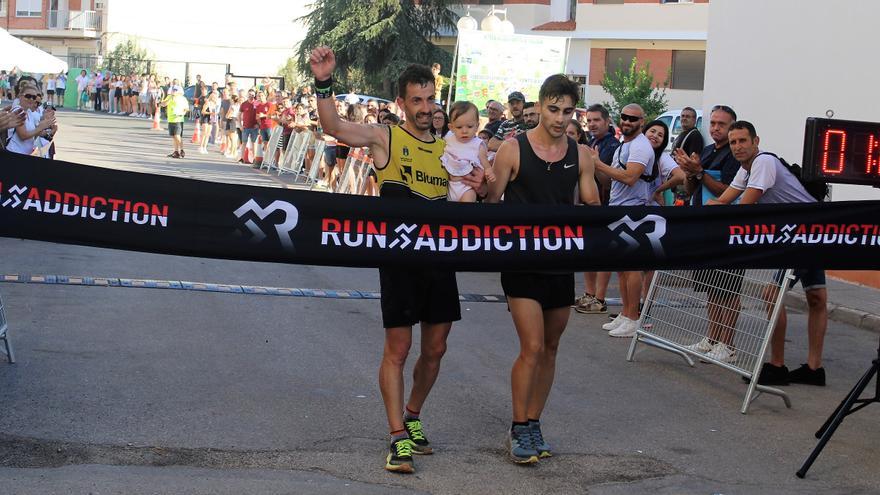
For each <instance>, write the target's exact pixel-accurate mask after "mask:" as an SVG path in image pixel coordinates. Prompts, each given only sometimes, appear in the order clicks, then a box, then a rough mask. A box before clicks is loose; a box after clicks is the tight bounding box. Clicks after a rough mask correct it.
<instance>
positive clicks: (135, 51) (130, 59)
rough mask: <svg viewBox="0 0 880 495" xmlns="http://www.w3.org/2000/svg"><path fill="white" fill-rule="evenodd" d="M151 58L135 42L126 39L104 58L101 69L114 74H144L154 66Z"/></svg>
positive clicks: (153, 59) (153, 58)
mask: <svg viewBox="0 0 880 495" xmlns="http://www.w3.org/2000/svg"><path fill="white" fill-rule="evenodd" d="M155 61H156V60H155V57H153V56H152V55H151V54H150V53H149V52H148V51H147V50H146V49H144V48H141V47H140V46H139V45H138V43H137V41H135V40H132V39H127V40H125V41H124V42H122V43H120V44H118V45H116V46H115V47H113V49H112V50H110V53H108V54H107V55H106V56H105V57H104V63H103V69H106V70H109V71H111V72H113V73H115V74H144V73H146V72H149V71H150V69H151V68H152V67H153V66H154V65H155Z"/></svg>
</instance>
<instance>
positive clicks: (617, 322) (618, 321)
mask: <svg viewBox="0 0 880 495" xmlns="http://www.w3.org/2000/svg"><path fill="white" fill-rule="evenodd" d="M628 319H629V318H627V317H626V316H623V315H620V314H619V315H617V317H616V318H614V319H613V320H611V321H609V322H608V323H606V324H604V325H602V329H603V330H614V329H615V328H617V327H619V326H620V325H623V321H624V320H628Z"/></svg>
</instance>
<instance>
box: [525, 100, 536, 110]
mask: <svg viewBox="0 0 880 495" xmlns="http://www.w3.org/2000/svg"><path fill="white" fill-rule="evenodd" d="M533 106H535V102H533V101H527V102H525V103H523V110H525V109H526V108H532V107H533Z"/></svg>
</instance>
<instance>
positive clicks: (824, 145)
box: [802, 117, 880, 186]
mask: <svg viewBox="0 0 880 495" xmlns="http://www.w3.org/2000/svg"><path fill="white" fill-rule="evenodd" d="M802 166H803V175H804V179H805V180H808V181H810V180H816V181H824V182H834V183H842V184H864V185H869V186H880V123H876V122H856V121H853V120H837V119H820V118H815V117H810V118H808V119H807V125H806V131H805V133H804V160H803V162H802Z"/></svg>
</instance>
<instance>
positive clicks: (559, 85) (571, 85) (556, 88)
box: [538, 74, 581, 105]
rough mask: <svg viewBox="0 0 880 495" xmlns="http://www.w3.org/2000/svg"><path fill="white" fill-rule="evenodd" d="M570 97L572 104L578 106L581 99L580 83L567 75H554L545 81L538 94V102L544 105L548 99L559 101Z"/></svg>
mask: <svg viewBox="0 0 880 495" xmlns="http://www.w3.org/2000/svg"><path fill="white" fill-rule="evenodd" d="M563 96H570V97H571V101H572V103H574V104H575V105H577V102H578V100H580V97H581V87H580V85H579V84H578V83H576V82H574V81H572V80H571V79H569V78H567V77H566V76H565V74H554V75H552V76H550V77H548V78H547V79H545V80H544V84H542V85H541V90H540V91H539V92H538V101H540V102H541V103H544V100H547V99H553V100H556V99H559V98H562V97H563Z"/></svg>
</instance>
